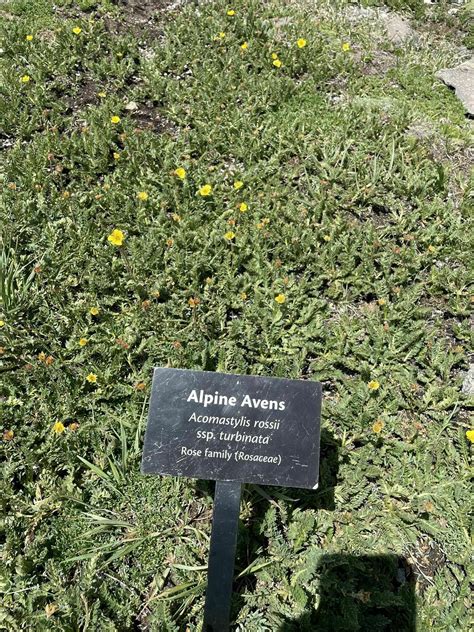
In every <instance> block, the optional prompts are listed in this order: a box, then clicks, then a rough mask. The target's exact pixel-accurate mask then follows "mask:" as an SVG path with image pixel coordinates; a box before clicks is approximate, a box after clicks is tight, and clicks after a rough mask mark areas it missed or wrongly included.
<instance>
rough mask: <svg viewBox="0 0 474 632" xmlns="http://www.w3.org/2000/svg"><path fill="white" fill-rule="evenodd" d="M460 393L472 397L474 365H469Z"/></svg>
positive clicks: (473, 390) (473, 393)
mask: <svg viewBox="0 0 474 632" xmlns="http://www.w3.org/2000/svg"><path fill="white" fill-rule="evenodd" d="M462 392H463V393H466V395H474V364H470V365H469V371H468V372H467V373H466V376H465V378H464V382H463V383H462Z"/></svg>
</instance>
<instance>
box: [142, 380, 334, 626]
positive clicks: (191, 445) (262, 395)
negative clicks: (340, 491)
mask: <svg viewBox="0 0 474 632" xmlns="http://www.w3.org/2000/svg"><path fill="white" fill-rule="evenodd" d="M321 393H322V387H321V384H319V383H318V382H313V381H309V380H286V379H280V378H270V377H257V376H250V375H248V376H246V375H233V374H227V373H212V372H208V371H191V370H186V369H171V368H156V369H155V371H154V375H153V384H152V393H151V399H150V407H149V412H148V423H147V428H146V433H145V443H144V447H143V455H142V473H143V474H164V475H170V476H188V477H191V478H201V479H208V480H215V481H216V490H215V498H214V516H213V521H212V533H211V544H210V552H209V565H208V586H207V591H206V605H205V610H204V627H203V631H204V632H227V630H228V629H229V614H230V603H231V596H232V580H233V571H234V559H235V549H236V544H237V531H238V519H239V509H240V495H241V489H242V483H257V484H260V485H278V486H283V487H303V488H309V489H316V488H317V486H318V470H319V435H320V413H321Z"/></svg>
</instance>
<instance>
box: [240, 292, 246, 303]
mask: <svg viewBox="0 0 474 632" xmlns="http://www.w3.org/2000/svg"><path fill="white" fill-rule="evenodd" d="M240 298H241V299H242V300H243V301H246V300H247V292H241V293H240Z"/></svg>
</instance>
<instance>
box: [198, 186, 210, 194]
mask: <svg viewBox="0 0 474 632" xmlns="http://www.w3.org/2000/svg"><path fill="white" fill-rule="evenodd" d="M211 192H212V186H211V185H210V184H204V185H203V186H202V187H201V188H200V189H199V191H198V193H199V195H202V196H203V197H207V196H208V195H211Z"/></svg>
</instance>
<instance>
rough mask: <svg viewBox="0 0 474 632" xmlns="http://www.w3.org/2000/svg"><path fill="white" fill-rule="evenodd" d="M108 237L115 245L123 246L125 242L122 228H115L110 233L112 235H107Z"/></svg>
mask: <svg viewBox="0 0 474 632" xmlns="http://www.w3.org/2000/svg"><path fill="white" fill-rule="evenodd" d="M107 239H108V241H110V243H111V244H113V245H114V246H121V245H122V244H123V242H124V239H125V235H124V234H123V232H122V231H121V230H119V229H118V228H116V229H115V230H113V231H112V232H111V233H110V235H109V236H108V237H107Z"/></svg>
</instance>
